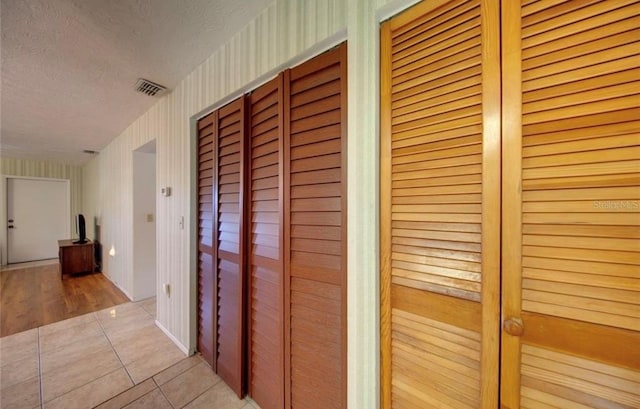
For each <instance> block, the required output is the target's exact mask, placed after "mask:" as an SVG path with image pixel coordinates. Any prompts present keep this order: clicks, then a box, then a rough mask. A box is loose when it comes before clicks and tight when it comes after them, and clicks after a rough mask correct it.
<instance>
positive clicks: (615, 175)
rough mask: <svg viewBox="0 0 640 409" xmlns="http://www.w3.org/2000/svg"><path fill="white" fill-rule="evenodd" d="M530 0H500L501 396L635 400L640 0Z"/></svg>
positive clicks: (574, 401)
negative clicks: (554, 0)
mask: <svg viewBox="0 0 640 409" xmlns="http://www.w3.org/2000/svg"><path fill="white" fill-rule="evenodd" d="M528 3H529V2H523V4H522V6H519V5H516V4H514V3H513V2H509V1H507V2H503V10H504V11H505V18H504V20H503V21H504V27H505V29H506V32H507V35H505V37H503V41H504V55H505V57H506V58H505V68H504V71H505V76H506V77H505V84H507V83H508V84H511V85H513V87H510V88H508V89H507V88H505V98H504V100H505V101H508V105H505V114H504V120H505V124H506V125H505V144H504V147H505V158H507V157H508V158H509V160H508V161H505V172H504V174H509V175H510V178H509V179H507V180H506V183H505V199H504V206H505V208H509V209H515V210H512V211H510V212H509V213H507V214H505V218H504V225H505V226H510V229H508V230H505V231H504V236H503V237H504V239H505V245H506V246H507V247H506V249H507V251H506V252H505V260H504V266H505V270H504V272H503V277H504V279H505V286H504V287H503V288H504V289H505V292H504V294H503V300H504V306H505V319H506V320H507V321H506V322H505V324H506V325H505V327H504V328H505V334H504V341H505V342H504V343H503V345H504V348H503V382H505V383H506V384H507V385H511V387H509V388H507V387H505V386H504V385H503V403H504V404H505V405H506V406H507V407H510V408H516V407H523V408H539V407H548V406H556V407H595V408H604V407H607V408H608V407H640V392H639V391H640V353H639V350H638V348H637V345H638V342H640V245H639V244H638V243H640V240H639V239H640V214H638V213H639V212H640V206H639V205H638V203H639V200H640V193H639V192H640V189H639V188H640V160H639V159H638V158H640V151H639V149H640V147H639V146H640V139H639V133H638V132H639V131H640V119H639V118H640V103H639V101H640V55H639V54H640V52H639V51H638V50H640V37H639V36H638V30H637V24H632V21H637V19H638V17H639V16H640V4H638V2H635V1H619V2H618V1H616V2H569V3H565V4H561V5H554V4H545V3H543V2H538V3H533V4H528ZM592 3H593V4H592ZM569 44H570V45H571V46H570V47H568V46H567V45H569ZM514 322H517V325H520V326H522V328H523V332H522V334H521V335H520V334H519V332H520V330H517V331H515V332H514V330H513V328H514V327H513V323H514ZM510 326H511V327H510Z"/></svg>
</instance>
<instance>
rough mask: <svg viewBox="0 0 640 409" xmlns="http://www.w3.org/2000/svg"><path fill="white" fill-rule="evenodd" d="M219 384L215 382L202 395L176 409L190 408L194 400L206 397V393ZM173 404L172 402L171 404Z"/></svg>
mask: <svg viewBox="0 0 640 409" xmlns="http://www.w3.org/2000/svg"><path fill="white" fill-rule="evenodd" d="M217 384H218V382H215V383H214V384H213V385H211V386H210V387H208V388H207V389H205V390H204V391H203V392H202V393H201V394H200V395H198V396H196V397H195V398H193V399H191V400H190V401H188V402H187V403H185V404H184V405H182V406H181V407H180V408H176V409H182V408H186V407H187V406H189V405H190V404H191V402H193V401H194V400H196V399H198V398H199V397H200V396H202V395H204V394H205V393H207V392H209V391H210V390H211V389H213V388H214V387H215V386H216V385H217ZM169 403H171V402H169Z"/></svg>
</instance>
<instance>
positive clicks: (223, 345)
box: [214, 96, 246, 397]
mask: <svg viewBox="0 0 640 409" xmlns="http://www.w3.org/2000/svg"><path fill="white" fill-rule="evenodd" d="M216 114H217V123H216V139H217V144H216V150H215V158H216V164H215V166H216V172H215V175H214V177H215V185H216V187H217V192H215V193H216V194H214V201H215V204H216V206H215V209H214V216H215V220H214V234H215V235H216V242H215V246H216V255H215V258H214V261H215V268H216V285H217V288H216V300H217V308H216V312H217V315H216V318H217V327H216V331H217V337H216V341H217V342H216V356H215V360H216V363H215V369H216V372H217V373H218V375H220V377H221V378H222V379H223V380H224V381H225V382H226V383H227V384H228V385H229V386H230V387H231V389H233V391H234V392H235V393H236V394H237V395H238V396H239V397H244V394H245V390H244V389H245V369H244V366H245V356H246V352H245V351H246V346H245V306H246V295H245V288H244V287H245V277H244V274H245V243H246V238H245V228H244V223H245V220H246V218H245V217H244V212H245V205H244V203H245V201H246V194H245V192H244V189H245V186H246V184H245V183H244V178H245V169H244V167H245V163H246V161H245V158H244V156H245V100H244V96H242V97H240V98H238V99H236V100H235V101H233V102H231V103H229V104H228V105H225V106H224V107H222V108H220V109H219V110H217V111H216Z"/></svg>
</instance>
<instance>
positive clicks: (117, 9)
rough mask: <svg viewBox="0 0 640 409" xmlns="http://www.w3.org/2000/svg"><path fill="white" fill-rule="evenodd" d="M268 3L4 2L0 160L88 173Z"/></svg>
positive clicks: (147, 0)
mask: <svg viewBox="0 0 640 409" xmlns="http://www.w3.org/2000/svg"><path fill="white" fill-rule="evenodd" d="M271 1H272V0H250V1H246V0H1V8H0V16H1V27H2V42H1V43H0V48H1V60H0V64H1V72H2V77H1V81H2V82H1V89H0V94H1V107H0V108H1V111H0V115H1V116H0V119H1V130H0V132H1V133H0V138H1V139H0V155H1V156H4V157H17V158H31V159H46V160H54V161H62V162H65V163H70V164H82V163H85V162H86V161H87V160H88V159H89V158H90V155H88V154H84V153H82V150H84V149H90V150H97V151H99V150H101V149H102V148H104V147H105V146H106V145H107V144H108V143H109V142H110V141H111V140H112V139H113V138H115V137H116V136H118V135H119V134H120V133H121V132H122V131H123V130H124V129H125V128H126V127H127V126H128V125H129V124H131V123H132V122H133V121H134V120H135V119H136V118H137V117H139V116H140V115H141V114H142V113H144V112H145V111H146V110H147V109H148V108H149V107H151V106H152V105H153V104H155V103H156V102H157V101H158V99H157V98H154V97H149V96H146V95H143V94H140V93H137V92H135V89H134V86H135V83H136V81H137V79H138V78H146V79H148V80H151V81H153V82H156V83H159V84H162V85H164V86H166V87H168V88H169V90H171V89H172V88H173V87H175V86H176V85H177V84H178V82H179V81H180V80H182V79H183V78H184V77H186V76H187V74H189V73H190V72H191V71H193V69H195V68H196V67H197V66H198V65H199V64H200V63H202V62H203V61H204V60H206V58H207V57H208V56H209V55H211V54H212V53H213V51H215V50H216V49H217V48H218V47H219V46H220V45H222V44H223V43H225V42H226V41H227V40H229V39H230V38H231V36H232V35H233V34H234V33H236V32H237V31H238V30H239V28H240V27H242V26H244V25H245V24H247V23H248V22H249V21H250V20H251V19H252V18H253V17H255V16H256V15H257V14H258V13H259V12H260V11H261V10H262V9H264V8H265V7H266V6H267V5H268V4H269V3H270V2H271Z"/></svg>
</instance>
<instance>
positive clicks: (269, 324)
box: [247, 74, 284, 409]
mask: <svg viewBox="0 0 640 409" xmlns="http://www.w3.org/2000/svg"><path fill="white" fill-rule="evenodd" d="M283 78H284V75H283V74H280V75H279V76H278V77H277V78H274V79H273V80H271V81H269V82H268V83H266V84H264V85H263V86H261V87H260V88H258V89H256V90H255V91H253V92H252V93H251V94H250V95H249V96H248V97H247V99H248V104H249V105H248V115H249V121H250V125H249V127H248V129H249V137H250V149H251V153H250V167H249V168H250V170H249V180H250V191H249V196H248V198H247V200H248V202H249V206H250V211H249V217H248V221H247V223H249V232H248V238H249V243H250V244H249V245H250V248H249V251H248V255H249V260H248V267H249V285H248V291H249V297H248V299H249V320H248V334H249V342H248V346H249V351H248V352H249V362H248V363H249V371H248V372H249V373H248V377H249V395H250V396H251V397H252V398H253V400H254V401H256V402H257V403H258V404H259V405H260V407H261V408H262V409H280V408H282V407H283V406H284V254H283V252H284V247H283V240H284V232H283V229H284V212H283V206H284V198H283V194H284V188H283V169H282V168H283V166H284V160H283V155H284V148H283V143H284V139H283V135H282V132H283V124H282V121H283V114H282V110H283V91H284V90H283V85H282V81H283Z"/></svg>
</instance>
